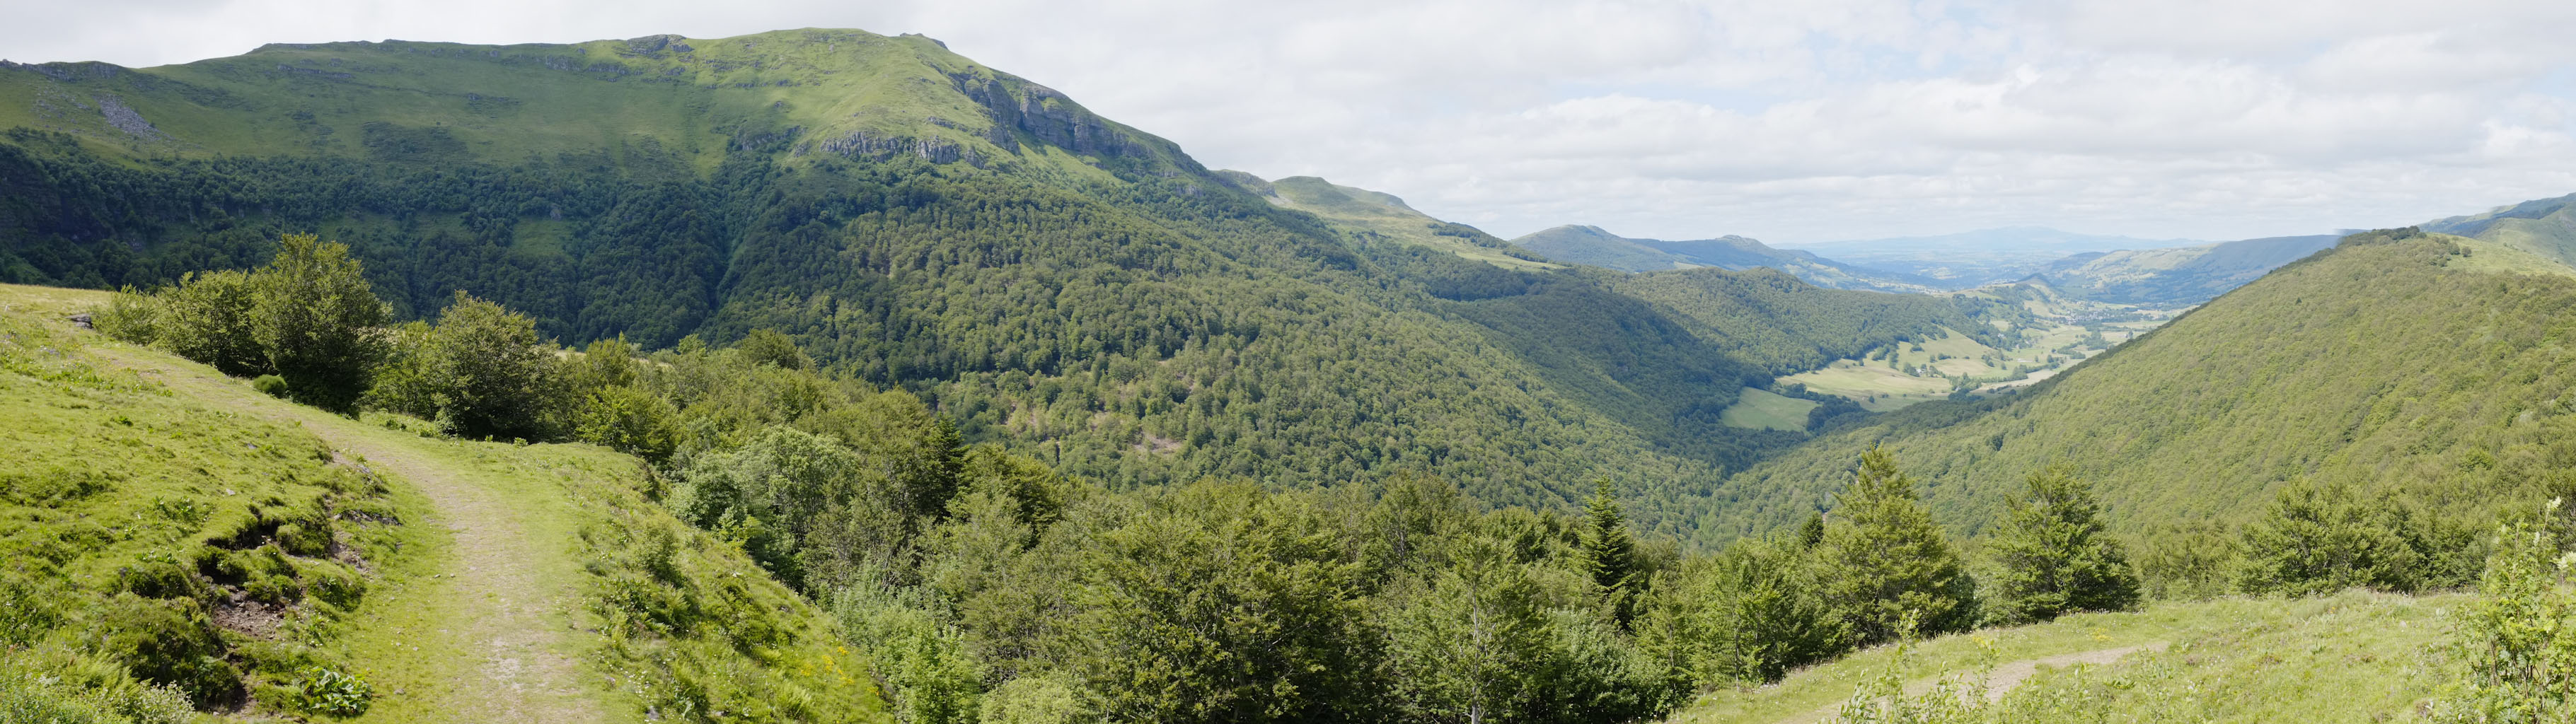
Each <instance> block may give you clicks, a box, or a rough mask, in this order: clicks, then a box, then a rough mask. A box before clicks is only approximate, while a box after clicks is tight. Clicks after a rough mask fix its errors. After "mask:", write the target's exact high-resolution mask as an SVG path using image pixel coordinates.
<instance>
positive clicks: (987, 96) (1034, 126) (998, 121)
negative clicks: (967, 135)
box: [950, 74, 1146, 156]
mask: <svg viewBox="0 0 2576 724" xmlns="http://www.w3.org/2000/svg"><path fill="white" fill-rule="evenodd" d="M950 79H951V80H953V81H955V82H956V84H957V90H958V91H959V92H961V93H965V94H966V97H967V98H970V99H973V100H974V101H975V103H976V104H977V105H981V106H983V107H984V109H985V112H986V114H987V115H988V116H990V117H991V118H992V120H993V130H992V131H991V132H989V133H988V135H987V137H986V138H987V140H991V141H992V142H993V144H994V145H997V146H1001V147H1002V148H1003V149H1005V150H1009V151H1013V152H1017V151H1018V150H1019V143H1018V140H1017V138H1015V137H1013V136H1014V134H1012V133H1011V131H1014V130H1016V131H1019V132H1021V133H1027V134H1029V136H1030V137H1033V138H1036V139H1037V140H1038V141H1040V142H1043V143H1046V144H1048V145H1051V146H1055V147H1058V148H1062V149H1065V150H1068V151H1072V152H1074V153H1081V154H1090V155H1094V156H1131V155H1143V154H1144V153H1146V151H1145V148H1144V147H1143V146H1142V145H1139V144H1137V143H1136V141H1135V140H1134V139H1131V138H1129V137H1128V136H1127V134H1126V133H1125V132H1123V131H1120V130H1119V129H1118V127H1117V126H1116V125H1114V124H1111V123H1110V122H1109V121H1107V120H1106V119H1102V118H1101V117H1100V116H1098V115H1094V114H1092V112H1091V111H1088V110H1084V109H1083V108H1082V106H1079V105H1075V104H1074V102H1073V99H1071V98H1066V97H1065V96H1064V94H1062V93H1058V92H1056V91H1055V89H1052V88H1048V87H1046V86H1042V85H1038V84H1036V83H1030V82H1026V81H1020V82H1019V83H1018V85H1019V90H1018V92H1016V93H1014V92H1012V90H1011V88H1010V87H1009V86H1007V85H1005V84H1004V83H1003V82H1002V80H1001V79H998V78H984V77H978V76H974V75H967V74H959V75H953V76H950ZM1006 138H1008V139H1009V142H1007V143H1006V142H1005V140H1004V139H1006Z"/></svg>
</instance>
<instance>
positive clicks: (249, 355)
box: [154, 270, 269, 375]
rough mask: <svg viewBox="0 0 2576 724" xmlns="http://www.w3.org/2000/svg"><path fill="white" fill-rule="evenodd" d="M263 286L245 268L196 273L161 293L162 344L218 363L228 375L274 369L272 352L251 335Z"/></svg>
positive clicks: (159, 341)
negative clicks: (267, 352) (269, 360)
mask: <svg viewBox="0 0 2576 724" xmlns="http://www.w3.org/2000/svg"><path fill="white" fill-rule="evenodd" d="M258 303H259V296H258V290H257V287H256V285H255V284H254V283H253V282H252V281H251V275H250V274H248V273H245V272H239V271H232V270H223V271H208V272H194V273H190V274H187V275H185V276H181V277H179V286H177V287H175V288H172V289H171V290H169V291H167V292H163V293H162V295H161V304H160V314H159V316H158V317H157V319H158V321H157V323H156V324H155V325H154V329H155V334H156V342H155V343H156V344H159V345H160V346H161V347H162V348H164V349H168V350H170V352H171V353H173V354H177V355H179V356H181V357H186V358H188V359H192V360H196V361H198V362H203V363H206V364H209V365H213V366H214V368H215V369H217V370H220V371H222V372H223V373H224V374H228V375H251V374H257V373H260V372H263V371H267V370H268V369H269V366H268V355H267V354H266V353H265V352H263V351H261V349H260V344H259V339H258V338H257V337H254V336H252V334H251V322H252V314H253V311H252V310H253V309H254V308H255V307H257V305H258Z"/></svg>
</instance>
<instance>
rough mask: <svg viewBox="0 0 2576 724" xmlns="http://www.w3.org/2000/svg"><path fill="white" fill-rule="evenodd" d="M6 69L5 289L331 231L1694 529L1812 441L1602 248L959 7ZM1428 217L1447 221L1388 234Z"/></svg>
mask: <svg viewBox="0 0 2576 724" xmlns="http://www.w3.org/2000/svg"><path fill="white" fill-rule="evenodd" d="M682 46H687V47H686V48H685V49H684V48H683V47H682ZM334 60H337V61H338V64H337V65H334V64H333V61H334ZM575 61H579V62H575ZM306 71H312V72H306ZM0 77H5V78H6V79H7V83H8V85H6V86H5V87H0V106H8V107H11V108H14V109H18V110H16V111H13V112H17V113H22V114H28V115H22V116H20V117H18V118H16V119H14V120H13V121H12V122H17V123H21V124H27V125H23V126H21V127H20V128H17V129H13V130H11V131H8V132H7V134H6V137H5V138H0V186H6V188H5V189H0V191H5V192H6V193H5V194H0V280H19V281H40V282H45V283H53V284H65V285H73V286H114V285H119V284H134V285H140V286H150V285H154V284H158V283H165V282H167V281H169V280H172V279H175V278H177V277H178V276H179V275H180V274H182V273H184V272H187V271H191V270H198V269H208V268H225V267H232V268H240V267H246V266H250V265H253V264H256V263H258V262H259V261H260V260H262V259H265V258H266V257H267V255H268V253H269V251H270V250H271V248H272V244H273V240H274V239H275V238H276V237H277V235H278V234H280V233H284V232H300V231H313V232H318V233H320V234H322V235H324V236H325V237H327V238H331V239H335V240H339V241H344V242H347V243H349V244H350V245H351V246H352V248H353V249H354V251H355V252H356V254H357V256H358V257H359V258H361V259H362V260H363V261H364V262H365V264H366V268H367V270H368V273H369V276H370V281H371V283H372V284H373V286H374V288H375V289H376V290H377V291H378V293H379V294H381V295H383V296H384V297H385V298H386V299H387V300H388V301H389V302H391V303H392V304H393V305H394V306H395V309H396V313H397V315H399V316H404V317H421V316H426V315H428V314H430V313H431V312H432V311H433V310H435V309H438V308H440V307H441V306H442V305H444V304H445V301H446V300H447V299H448V298H449V295H450V294H451V293H452V292H454V291H456V290H460V289H461V290H466V291H469V292H472V293H474V294H476V295H479V296H482V297H485V298H490V299H493V300H495V301H498V302H500V303H503V304H505V305H507V306H509V307H511V308H513V309H518V310H523V311H525V312H526V313H527V314H528V315H529V316H531V317H532V318H534V319H535V320H536V321H537V324H538V328H539V329H540V330H541V331H542V332H544V333H545V334H547V335H551V336H555V337H557V338H559V339H563V340H566V341H570V342H580V341H584V340H589V339H598V338H605V337H610V336H615V335H625V336H626V337H627V338H628V339H629V340H631V341H634V342H636V343H638V344H641V345H644V346H645V347H647V348H654V347H666V346H672V345H678V344H680V343H682V341H683V340H685V339H687V338H689V337H690V336H692V335H696V336H698V337H699V339H701V340H702V341H707V342H712V343H716V344H722V343H726V342H729V341H731V340H734V339H739V338H741V337H742V336H743V335H745V334H747V333H748V332H750V331H751V330H753V329H755V328H764V327H765V328H772V329H777V330H781V331H784V332H786V333H788V334H790V335H792V336H794V337H795V338H796V339H797V340H798V341H799V342H800V343H801V344H803V346H804V347H805V349H807V350H808V351H809V352H811V353H812V354H813V355H814V356H815V357H816V358H817V360H818V361H819V362H821V363H822V364H824V365H825V366H826V367H828V368H831V369H834V370H837V371H838V372H840V373H842V374H846V375H850V376H853V377H857V378H860V379H864V380H866V381H868V382H870V383H873V384H875V385H878V386H885V387H902V388H906V389H909V390H912V391H914V392H915V393H917V394H919V395H921V396H923V397H924V398H927V399H929V400H930V401H931V402H932V403H933V404H935V405H936V406H937V407H938V408H939V409H940V411H942V412H944V413H946V414H949V415H951V416H953V417H955V418H956V419H957V420H958V421H959V423H960V425H961V426H962V427H963V429H964V430H965V432H966V434H967V435H968V436H969V437H970V439H971V440H974V441H979V442H983V441H989V442H998V443H1002V444H1004V445H1006V446H1009V447H1010V448H1011V449H1013V450H1015V451H1019V452H1023V453H1027V454H1030V455H1033V456H1037V457H1040V458H1042V459H1046V460H1048V461H1050V462H1053V463H1055V464H1057V465H1059V466H1060V467H1061V468H1062V469H1064V470H1066V471H1067V472H1070V473H1074V474H1078V475H1084V476H1088V477H1093V478H1096V479H1101V480H1104V481H1110V482H1112V483H1113V484H1116V485H1133V484H1150V483H1157V482H1168V481H1175V480H1187V479H1192V478H1197V477H1202V476H1248V477H1255V478H1258V479H1261V480H1263V481H1265V482H1268V483H1272V484H1275V485H1282V486H1296V485H1307V484H1318V483H1327V482H1338V481H1343V480H1349V479H1353V478H1359V477H1366V476H1372V475H1379V474H1384V473H1387V472H1391V471H1396V470H1420V471H1427V472H1432V473H1437V474H1441V475H1444V476H1448V477H1451V478H1454V479H1458V480H1461V481H1462V482H1468V483H1470V484H1471V485H1472V486H1474V490H1475V492H1476V494H1477V495H1479V496H1480V497H1483V498H1485V499H1487V500H1490V501H1493V502H1496V503H1498V504H1507V503H1527V504H1530V505H1535V506H1562V505H1567V504H1570V502H1571V501H1572V500H1574V499H1575V498H1577V497H1579V496H1580V495H1581V493H1582V489H1583V488H1584V485H1583V482H1584V481H1587V480H1589V479H1591V478H1593V477H1595V476H1601V475H1609V476H1613V477H1616V478H1618V479H1620V480H1622V481H1624V482H1625V484H1627V485H1629V486H1632V489H1633V490H1635V491H1636V492H1637V493H1638V494H1639V495H1640V501H1639V505H1640V516H1641V518H1642V519H1644V520H1648V521H1653V522H1654V523H1655V524H1656V525H1670V524H1671V523H1672V521H1674V520H1677V518H1676V517H1675V516H1671V515H1667V514H1664V513H1660V512H1657V511H1660V510H1663V509H1664V508H1663V506H1662V504H1661V503H1657V502H1655V501H1657V500H1669V499H1674V498H1676V497H1677V496H1680V495H1681V494H1682V492H1681V491H1684V490H1687V489H1692V488H1704V487H1706V486H1708V485H1711V484H1713V483H1714V482H1715V481H1716V480H1717V479H1718V478H1719V477H1720V476H1721V475H1723V474H1724V473H1725V472H1726V471H1729V470H1732V469H1735V468H1738V467H1741V466H1742V465H1744V464H1747V463H1749V462H1750V460H1751V459H1752V458H1753V457H1756V456H1757V452H1758V451H1759V450H1767V449H1770V448H1774V447H1777V446H1778V445H1781V444H1785V441H1792V440H1794V438H1780V437H1778V436H1777V435H1774V434H1767V433H1755V432H1751V431H1742V430H1739V429H1737V428H1730V427H1727V426H1725V425H1724V424H1723V423H1722V421H1721V419H1720V418H1721V415H1720V414H1718V411H1719V410H1722V409H1723V408H1725V407H1726V406H1728V405H1729V404H1731V403H1732V402H1733V401H1734V399H1735V398H1736V397H1737V395H1738V394H1739V391H1740V390H1741V389H1743V387H1744V386H1746V385H1747V384H1754V385H1757V386H1758V385H1759V384H1762V383H1763V382H1765V377H1764V376H1765V373H1764V371H1763V370H1764V369H1765V365H1764V363H1758V362H1750V361H1747V360H1744V359H1736V358H1733V357H1730V356H1729V355H1728V353H1727V352H1726V351H1725V350H1723V349H1714V348H1710V347H1708V346H1706V345H1704V344H1701V343H1699V342H1698V341H1697V340H1696V339H1695V338H1693V337H1692V336H1691V335H1688V334H1684V333H1680V332H1679V331H1678V330H1679V329H1680V327H1679V326H1678V325H1677V324H1676V323H1675V322H1673V321H1672V320H1671V319H1669V318H1668V317H1669V316H1670V315H1671V314H1672V313H1671V312H1667V311H1664V310H1662V309H1659V308H1657V307H1655V306H1653V305H1649V304H1645V303H1641V302H1638V301H1637V300H1634V299H1630V298H1627V297H1624V296H1622V295H1620V294H1618V293H1616V292H1614V291H1611V290H1609V289H1608V288H1607V286H1606V285H1607V281H1606V280H1607V277H1606V276H1602V275H1600V274H1599V273H1598V272H1594V271H1584V270H1572V269H1547V268H1542V267H1540V266H1537V265H1531V264H1513V266H1515V267H1516V268H1508V269H1507V268H1502V267H1499V266H1496V263H1513V262H1519V261H1524V260H1519V259H1515V258H1512V257H1509V256H1508V255H1504V256H1502V257H1495V258H1492V259H1487V258H1483V257H1490V256H1492V252H1494V251H1495V250H1499V249H1502V248H1503V247H1502V246H1500V245H1499V242H1495V241H1493V240H1491V238H1490V237H1486V236H1484V235H1482V234H1481V232H1474V231H1473V230H1472V229H1467V228H1466V227H1458V226H1454V225H1452V226H1443V227H1442V228H1440V229H1432V228H1430V227H1429V226H1428V224H1429V223H1431V222H1429V221H1427V220H1422V219H1416V218H1415V217H1413V216H1407V215H1406V213H1407V212H1408V211H1409V210H1405V209H1403V208H1402V206H1401V203H1400V202H1396V201H1393V200H1392V198H1391V197H1380V196H1377V195H1371V194H1367V193H1366V192H1359V193H1358V195H1356V196H1354V195H1352V193H1350V192H1348V191H1344V190H1341V189H1339V188H1338V187H1332V186H1330V185H1329V184H1324V183H1323V182H1321V181H1313V182H1311V183H1309V182H1307V181H1303V180H1291V181H1289V182H1287V184H1286V187H1287V189H1288V191H1287V194H1286V198H1288V199H1295V198H1304V199H1306V201H1305V202H1298V201H1294V200H1290V201H1289V202H1288V203H1289V204H1290V205H1291V206H1294V205H1297V204H1299V203H1304V204H1306V205H1308V206H1313V207H1316V208H1319V209H1320V210H1321V211H1323V212H1325V213H1324V214H1323V215H1318V214H1316V213H1309V212H1308V211H1305V210H1301V209H1299V208H1292V207H1287V206H1282V205H1280V204H1276V203H1273V202H1271V201H1269V200H1267V198H1266V197H1263V196H1259V195H1256V194H1254V193H1250V192H1246V191H1244V190H1242V189H1240V188H1238V186H1239V185H1240V186H1252V185H1253V184H1251V183H1249V182H1246V181H1243V180H1240V179H1236V178H1232V177H1230V176H1226V175H1219V174H1214V173H1211V172H1208V171H1206V170H1204V169H1201V168H1200V167H1198V166H1197V165H1196V164H1195V162H1192V161H1190V160H1189V159H1188V158H1187V157H1186V156H1185V155H1182V154H1180V152H1179V151H1178V150H1177V149H1175V148H1172V147H1170V145H1169V144H1167V143H1163V142H1161V141H1158V140H1155V139H1153V138H1151V137H1150V136H1145V135H1143V134H1141V133H1137V132H1134V131H1133V130H1132V129H1127V128H1125V127H1123V126H1118V125H1116V124H1113V123H1110V122H1108V121H1105V120H1101V119H1098V118H1096V117H1094V116H1091V115H1089V114H1088V112H1087V111H1083V110H1082V109H1081V108H1080V107H1079V106H1077V105H1073V104H1072V103H1071V101H1069V100H1065V99H1063V98H1061V97H1060V96H1058V95H1055V94H1053V92H1052V91H1047V90H1045V89H1044V88H1043V87H1040V86H1036V85H1033V84H1029V83H1027V82H1026V81H1022V80H1019V79H1017V78H1015V77H1012V76H1008V75H1006V74H999V73H996V72H994V71H991V70H990V69H986V68H982V67H980V66H975V65H973V64H972V63H969V62H967V61H965V60H963V59H960V58H957V57H955V56H953V55H950V54H948V53H947V52H946V51H945V49H943V48H940V47H939V46H938V45H937V44H936V43H935V42H932V41H929V40H927V39H921V38H883V37H877V36H871V35H867V34H864V33H856V32H855V31H848V32H844V31H785V32H779V33H768V34H762V35H755V36H744V37H741V38H731V39H723V40H717V41H702V40H675V39H672V38H668V37H659V36H657V37H655V38H647V39H640V40H637V41H614V42H596V43H583V44H576V45H566V46H512V47H507V48H497V47H468V46H457V45H447V44H435V43H427V44H424V43H381V44H367V43H350V44H329V45H316V46H298V47H287V46H273V47H270V48H265V49H263V50H261V51H258V52H255V53H252V54H250V55H247V56H242V57H238V58H229V59H217V60H211V61H205V62H202V63H194V64H189V65H185V66H172V67H168V68H155V69H145V70H126V69H115V68H110V67H108V66H98V65H64V64H51V65H44V66H23V67H13V68H5V69H0ZM111 97H112V98H114V99H117V100H116V101H115V103H114V104H106V103H104V102H103V101H102V100H101V99H107V98H111ZM75 101H77V102H75ZM120 108H121V109H124V110H122V111H120V110H116V109H120ZM28 109H34V110H28ZM129 112H130V114H129ZM48 113H50V114H53V115H45V114H48ZM84 114H86V115H84ZM137 118H140V119H142V121H140V122H141V123H150V124H153V125H151V126H150V127H149V128H145V127H144V126H142V125H137V124H138V122H137V121H136V120H135V119H137ZM163 118H167V119H172V120H168V121H163V120H159V119H163ZM183 118H184V119H188V120H187V121H185V122H182V121H181V120H177V119H183ZM119 124H122V125H119ZM537 125H544V126H545V130H542V131H534V132H530V133H527V134H519V133H516V132H515V129H519V128H522V127H534V126H537ZM326 127H327V128H328V129H330V130H329V132H328V133H325V132H324V129H325V128H326ZM296 129H303V130H296ZM296 134H302V135H300V136H299V135H296ZM298 139H301V140H298ZM1256 180H1257V179H1256ZM1276 187H1277V185H1273V188H1276ZM1353 191H1355V190H1353ZM1325 192H1330V193H1332V194H1341V195H1342V196H1343V197H1346V198H1350V199H1352V201H1351V202H1350V203H1348V204H1341V203H1338V202H1329V201H1330V200H1329V198H1327V197H1328V194H1326V193H1325ZM1273 197H1277V196H1276V195H1275V194H1274V196H1273ZM1426 218H1427V217H1426ZM1417 220H1421V221H1422V223H1423V224H1424V226H1423V227H1422V229H1421V231H1423V232H1426V233H1427V237H1424V236H1420V235H1416V236H1413V237H1407V236H1405V235H1402V234H1393V233H1391V232H1387V233H1376V234H1375V235H1372V232H1371V228H1372V227H1371V225H1372V224H1374V225H1376V228H1384V229H1393V228H1395V227H1393V226H1388V224H1395V225H1397V226H1401V225H1403V224H1409V223H1413V222H1414V221H1417ZM1406 233H1407V234H1412V233H1413V232H1412V231H1410V230H1407V231H1406ZM1388 239H1394V241H1395V243H1381V242H1384V241H1386V240H1388ZM1453 239H1456V240H1463V242H1453V241H1451V240H1453ZM1416 242H1421V243H1416ZM1462 255H1463V256H1462ZM1478 255H1483V257H1479V258H1475V259H1470V258H1465V257H1466V256H1478ZM1488 261H1493V262H1495V263H1487V262H1488ZM1796 316H1797V315H1796V314H1793V313H1789V312H1787V311H1785V310H1784V312H1783V313H1782V316H1781V319H1784V320H1785V319H1793V318H1795V317H1796ZM1542 322H1543V323H1542ZM1566 325H1580V326H1571V327H1570V326H1566ZM1567 329H1579V330H1581V331H1582V332H1583V334H1581V335H1566V334H1564V331H1565V330H1567ZM1837 344H1838V345H1840V344H1841V343H1837ZM1649 360H1651V361H1653V363H1652V364H1641V362H1642V361H1649ZM1665 362H1670V363H1671V364H1665ZM1702 407H1707V408H1709V412H1708V414H1706V415H1697V414H1691V413H1688V411H1689V410H1694V409H1699V408H1702ZM1534 451H1541V452H1534Z"/></svg>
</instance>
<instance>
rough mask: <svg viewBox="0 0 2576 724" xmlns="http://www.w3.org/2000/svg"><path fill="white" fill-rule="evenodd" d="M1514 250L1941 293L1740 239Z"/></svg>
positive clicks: (1565, 234)
mask: <svg viewBox="0 0 2576 724" xmlns="http://www.w3.org/2000/svg"><path fill="white" fill-rule="evenodd" d="M1512 244H1513V245H1515V246H1519V247H1520V248H1523V249H1528V250H1530V251H1532V252H1536V253H1538V254H1539V255H1542V256H1545V257H1547V258H1548V259H1551V260H1555V261H1564V262H1571V263H1575V264H1589V265H1592V266H1597V267H1605V268H1609V269H1617V270H1620V271H1626V272H1644V271H1657V270H1664V269H1689V268H1693V267H1719V268H1723V269H1739V270H1740V269H1751V268H1754V267H1769V268H1773V269H1779V270H1781V271H1785V272H1788V273H1790V274H1793V275H1796V276H1797V277H1798V278H1800V279H1804V280H1807V282H1808V283H1810V284H1814V285H1816V286H1820V287H1827V288H1832V289H1866V290H1872V291H1882V292H1936V291H1941V290H1942V287H1943V285H1942V283H1941V282H1940V281H1938V280H1933V279H1924V278H1920V277H1915V276H1913V275H1910V274H1903V273H1891V272H1885V271H1878V270H1872V269H1867V268H1862V267H1860V266H1856V265H1852V264H1846V263H1843V262H1839V261H1834V260H1832V259H1827V258H1824V257H1820V256H1817V255H1815V254H1811V253H1808V252H1805V251H1800V250H1794V249H1774V248H1772V247H1770V246H1768V245H1765V244H1763V243H1762V242H1760V241H1755V240H1753V239H1748V238H1745V237H1741V236H1721V237H1718V238H1715V239H1695V240H1691V241H1664V240H1661V239H1633V238H1628V237H1624V236H1619V235H1617V234H1612V233H1610V232H1609V231H1606V230H1603V229H1602V228H1601V227H1598V226H1571V225H1569V226H1559V227H1556V228H1553V229H1548V230H1545V231H1540V232H1537V233H1534V234H1530V235H1528V236H1523V237H1521V238H1518V239H1513V240H1512Z"/></svg>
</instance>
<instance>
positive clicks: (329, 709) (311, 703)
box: [295, 666, 375, 716]
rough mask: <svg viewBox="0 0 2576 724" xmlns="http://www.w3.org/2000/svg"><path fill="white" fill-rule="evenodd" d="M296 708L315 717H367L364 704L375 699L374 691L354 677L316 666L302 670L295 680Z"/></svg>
mask: <svg viewBox="0 0 2576 724" xmlns="http://www.w3.org/2000/svg"><path fill="white" fill-rule="evenodd" d="M295 688H296V705H297V706H298V707H301V708H302V709H303V710H305V711H308V712H312V713H315V714H328V715H331V716H357V715H360V714H365V713H367V703H368V701H369V700H371V699H373V698H374V697H375V688H374V687H371V686H368V685H367V680H366V679H364V678H361V677H359V676H358V675H357V674H350V673H343V672H339V671H333V670H331V669H326V668H322V667H319V666H316V667H313V668H309V669H305V670H304V678H302V679H301V680H298V681H297V682H296V685H295Z"/></svg>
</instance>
